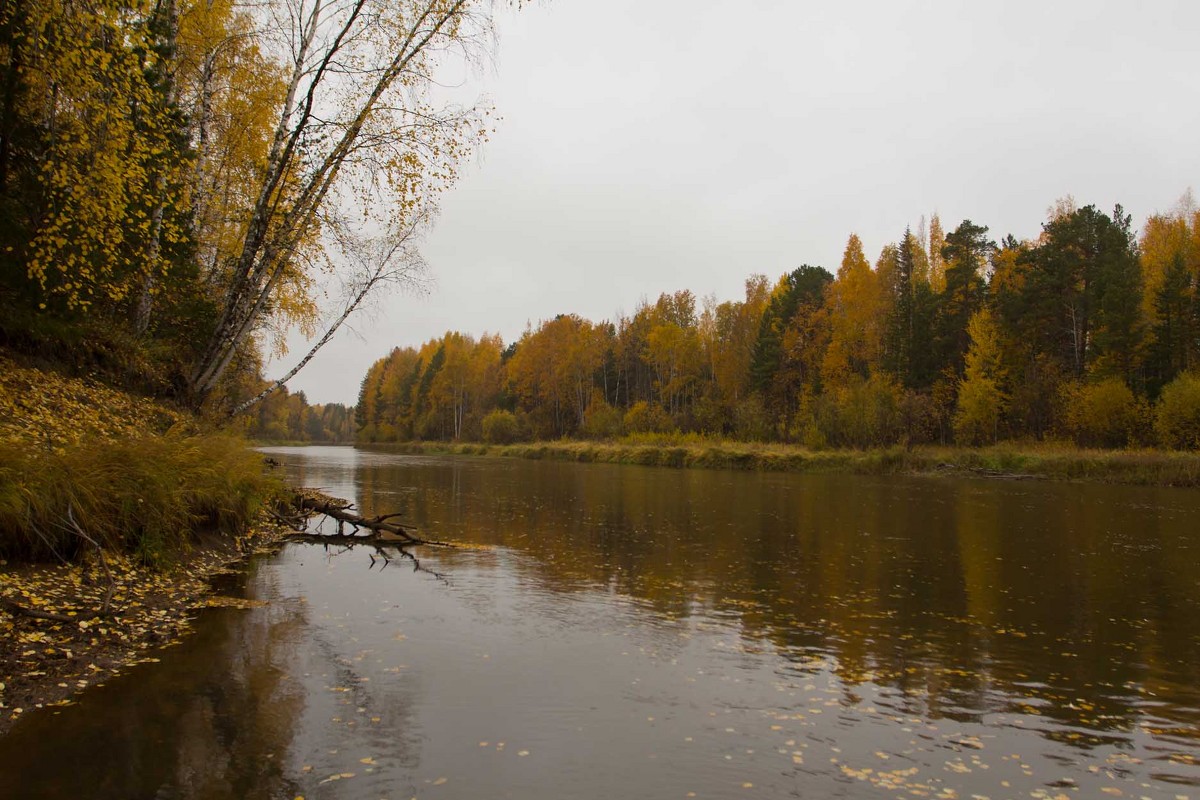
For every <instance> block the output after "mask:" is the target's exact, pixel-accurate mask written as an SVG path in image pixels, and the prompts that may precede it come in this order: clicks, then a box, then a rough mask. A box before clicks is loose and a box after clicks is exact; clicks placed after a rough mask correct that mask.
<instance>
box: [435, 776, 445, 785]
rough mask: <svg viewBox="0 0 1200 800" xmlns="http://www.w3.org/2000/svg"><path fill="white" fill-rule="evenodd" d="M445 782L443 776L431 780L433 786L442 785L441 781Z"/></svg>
mask: <svg viewBox="0 0 1200 800" xmlns="http://www.w3.org/2000/svg"><path fill="white" fill-rule="evenodd" d="M445 782H446V779H445V778H438V779H437V780H436V781H434V782H433V785H434V786H441V785H442V784H443V783H445Z"/></svg>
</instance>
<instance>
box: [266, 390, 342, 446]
mask: <svg viewBox="0 0 1200 800" xmlns="http://www.w3.org/2000/svg"><path fill="white" fill-rule="evenodd" d="M245 419H246V420H247V422H246V426H247V427H246V435H247V436H249V437H250V438H251V439H257V440H259V441H269V442H312V443H314V444H342V443H348V442H353V441H354V433H355V427H356V426H355V421H354V407H353V406H350V407H347V406H344V405H342V404H341V403H327V404H325V405H321V404H317V405H314V406H310V405H309V404H308V398H307V397H305V395H304V392H296V393H295V394H292V393H290V392H288V390H287V389H286V388H280V389H278V390H277V391H275V392H272V393H271V394H269V395H267V397H266V398H265V399H264V400H263V401H262V402H261V403H259V404H258V405H257V406H255V408H254V409H253V410H252V412H251V413H250V415H248V416H247V417H246V418H245Z"/></svg>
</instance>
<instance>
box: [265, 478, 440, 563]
mask: <svg viewBox="0 0 1200 800" xmlns="http://www.w3.org/2000/svg"><path fill="white" fill-rule="evenodd" d="M294 505H295V507H296V508H298V509H300V511H301V512H303V513H305V514H308V515H312V514H324V515H325V516H327V517H329V518H330V519H333V520H335V521H336V522H337V524H338V528H337V533H308V532H299V531H298V532H297V533H294V534H292V535H291V536H290V537H289V538H291V539H300V540H303V541H314V542H336V541H343V542H344V541H346V540H350V539H353V540H356V541H363V542H378V543H385V544H395V545H417V544H427V545H436V546H439V547H452V545H451V544H449V543H448V542H437V541H432V540H429V539H422V538H420V537H418V536H415V535H414V534H413V533H412V530H413V529H412V528H411V527H405V526H404V525H401V524H400V523H399V522H394V521H393V520H395V519H396V518H397V517H400V516H403V515H402V514H401V513H399V512H397V513H392V514H380V515H379V516H377V517H364V516H362V515H361V514H358V513H356V512H355V511H353V508H354V504H353V503H350V502H348V501H346V500H341V499H339V498H336V497H330V496H328V495H326V494H322V493H320V492H317V491H314V490H312V489H304V490H302V491H301V492H298V493H297V494H296V498H295V500H294ZM346 525H350V526H351V527H352V528H353V530H351V531H349V532H347V531H346V527H345V526H346ZM363 529H366V530H367V531H370V533H366V534H363V533H360V531H361V530H363ZM406 555H408V554H407V553H406Z"/></svg>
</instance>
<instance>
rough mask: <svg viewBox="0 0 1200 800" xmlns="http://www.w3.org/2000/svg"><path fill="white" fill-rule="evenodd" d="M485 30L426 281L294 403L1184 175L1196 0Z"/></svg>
mask: <svg viewBox="0 0 1200 800" xmlns="http://www.w3.org/2000/svg"><path fill="white" fill-rule="evenodd" d="M498 28H499V33H500V40H499V49H498V52H497V54H496V56H495V63H494V65H493V67H492V68H490V69H488V70H487V71H486V73H485V74H484V75H482V76H479V77H478V78H476V79H474V81H473V85H478V88H479V91H480V92H481V93H484V94H486V95H487V96H488V97H490V98H491V100H492V102H493V103H494V105H495V106H496V109H497V111H498V113H499V114H500V115H501V116H502V117H503V119H502V120H501V121H500V123H499V124H498V126H497V131H496V133H495V134H494V135H493V136H492V138H491V140H490V141H489V142H488V143H487V145H486V146H485V147H484V148H483V150H482V152H481V153H480V154H479V156H478V157H477V158H474V159H473V160H472V161H471V162H470V163H469V164H467V165H466V166H465V168H464V170H463V177H462V180H461V181H460V183H459V184H458V185H457V187H455V188H454V189H453V190H452V191H451V192H450V193H449V194H447V195H446V196H445V197H444V198H443V200H442V213H441V216H440V217H439V219H438V222H437V224H436V226H435V228H434V229H433V230H432V231H431V232H430V234H429V235H428V237H427V240H426V244H425V247H424V248H423V251H424V254H425V257H426V259H427V261H428V262H429V265H430V267H431V277H432V279H433V285H432V290H431V292H430V293H429V294H427V295H425V296H407V295H393V296H391V297H389V298H388V299H387V300H386V301H385V302H384V303H383V305H382V309H381V311H380V312H379V313H377V314H376V315H375V316H374V317H372V318H369V319H368V318H359V319H358V320H357V321H356V322H355V324H354V327H355V330H356V331H357V334H358V335H357V336H356V335H355V334H354V333H353V332H350V331H343V332H342V333H341V334H339V335H338V337H337V338H336V339H335V340H334V341H333V342H331V343H330V344H329V345H327V346H326V347H325V348H324V350H323V351H322V352H321V353H320V354H318V355H317V357H316V358H314V359H313V361H312V362H310V363H309V365H308V366H307V367H306V368H305V369H304V370H303V371H302V372H301V373H300V374H299V375H297V376H296V378H294V379H293V380H292V381H291V383H290V384H289V388H290V389H291V390H293V391H297V390H303V391H304V392H305V393H306V394H307V396H308V399H309V402H311V403H323V402H343V403H348V404H349V403H353V402H355V400H356V398H357V394H358V387H359V383H360V382H361V380H362V378H363V375H364V374H365V373H366V370H367V368H368V367H369V366H370V365H371V363H372V362H373V361H375V360H376V359H378V358H380V357H382V356H384V355H386V354H387V353H388V351H390V350H391V349H392V348H393V347H395V346H397V345H412V346H419V345H420V344H421V343H422V342H424V341H426V340H428V339H430V338H432V337H435V336H440V335H441V334H442V333H444V332H445V331H446V330H459V331H462V332H464V333H470V334H473V335H475V336H478V335H479V334H481V333H483V332H485V331H486V332H499V333H500V334H501V336H502V337H503V338H504V341H505V342H506V343H507V342H510V341H513V340H514V339H516V338H518V337H519V336H520V334H521V332H522V331H523V330H524V329H525V326H526V323H527V322H532V323H533V324H535V325H536V324H537V322H538V321H539V320H543V319H549V318H552V317H553V316H554V315H556V314H560V313H577V314H579V315H581V316H583V317H586V318H589V319H592V320H596V321H598V320H601V319H611V318H613V317H615V316H616V315H617V314H618V313H622V312H624V313H631V312H632V311H633V310H634V309H635V308H636V306H637V304H638V302H639V301H640V300H641V299H643V298H644V299H648V300H650V301H653V300H654V299H655V298H657V297H658V295H659V294H660V293H662V292H671V291H676V290H679V289H690V290H691V291H692V292H694V293H695V294H696V295H697V297H702V296H704V295H708V294H710V293H711V294H715V295H716V296H717V297H718V299H720V300H729V299H740V298H741V297H742V292H743V289H742V287H743V283H744V281H745V279H746V277H747V276H749V275H750V274H751V273H755V272H761V273H765V274H767V275H769V276H771V277H772V279H774V278H777V277H778V276H779V275H781V274H782V273H784V272H786V271H789V270H791V269H794V268H796V267H797V266H799V265H801V264H804V263H808V264H814V265H818V266H823V267H825V268H826V269H828V270H830V271H831V272H835V271H836V270H837V266H838V264H839V263H840V261H841V255H842V250H843V248H844V246H845V243H846V238H847V236H848V235H849V234H850V233H851V232H857V233H858V234H859V235H860V236H861V237H862V239H863V243H864V245H865V247H866V250H867V254H868V257H869V258H871V259H872V261H873V260H874V258H875V257H876V256H877V255H878V253H879V250H880V249H881V248H882V246H883V245H885V244H886V243H888V242H892V241H896V240H897V239H899V238H900V236H901V235H902V234H903V232H904V228H905V226H906V225H911V226H912V227H913V229H914V231H915V230H916V227H917V223H918V221H919V219H920V217H921V216H922V215H925V216H928V215H930V214H931V213H933V212H937V213H938V214H939V215H940V217H941V219H942V223H943V226H944V227H945V228H946V230H947V231H949V230H952V229H953V228H954V227H955V226H957V224H958V223H959V222H961V221H962V220H963V219H964V218H967V219H971V220H973V221H974V222H976V223H979V224H983V225H987V226H989V227H990V229H991V233H992V235H993V238H995V239H999V238H1001V237H1003V236H1004V235H1006V234H1008V233H1012V234H1014V235H1016V236H1017V237H1018V238H1027V237H1032V236H1035V235H1036V234H1037V233H1038V231H1039V230H1040V225H1041V223H1042V221H1043V220H1044V219H1045V213H1046V209H1047V207H1048V206H1050V205H1051V204H1052V203H1053V202H1054V201H1055V199H1056V198H1059V197H1062V196H1064V195H1067V194H1071V195H1073V196H1074V197H1075V199H1076V201H1077V202H1078V203H1079V204H1080V205H1086V204H1089V203H1092V204H1096V205H1097V206H1099V207H1101V209H1102V210H1104V211H1105V212H1109V211H1110V210H1111V208H1112V206H1113V204H1114V203H1117V202H1120V203H1122V204H1123V205H1124V206H1125V208H1126V210H1127V211H1128V212H1130V213H1132V214H1133V215H1134V224H1135V225H1137V226H1140V225H1141V223H1142V221H1143V220H1144V219H1145V217H1146V216H1147V215H1149V214H1151V213H1154V212H1155V211H1158V210H1168V209H1170V208H1171V207H1172V206H1173V205H1174V204H1175V202H1176V200H1177V199H1178V198H1179V196H1180V195H1181V194H1183V192H1185V191H1186V190H1187V189H1188V188H1189V187H1191V186H1196V187H1197V188H1200V146H1197V142H1198V141H1200V44H1198V42H1200V40H1198V39H1197V34H1198V33H1200V2H1196V0H1143V2H1139V3H1131V2H1129V1H1128V0H1124V1H1123V2H1104V1H1103V0H1038V1H1037V2H1024V1H1023V0H1022V1H1021V2H1014V1H1013V0H1006V2H997V3H974V2H935V1H934V0H928V1H927V2H917V1H916V0H908V1H906V0H860V1H859V2H853V1H851V0H842V1H841V2H833V3H830V2H826V3H820V4H817V3H808V2H795V1H793V2H785V1H783V0H780V1H778V2H777V1H776V0H737V2H719V1H716V0H552V2H538V3H535V4H534V5H532V6H527V7H526V8H525V9H523V10H522V11H520V12H508V11H505V12H503V13H501V15H500V17H499V19H498ZM301 345H302V340H296V341H295V343H294V347H293V354H292V355H293V356H296V357H298V356H299V355H300V347H301ZM288 366H290V361H289V359H288V358H285V359H283V360H282V361H277V362H273V363H272V364H270V365H269V367H268V374H270V375H272V376H274V375H277V374H281V373H282V372H284V371H285V370H286V369H287V367H288Z"/></svg>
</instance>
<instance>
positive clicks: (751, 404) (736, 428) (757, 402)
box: [733, 394, 775, 442]
mask: <svg viewBox="0 0 1200 800" xmlns="http://www.w3.org/2000/svg"><path fill="white" fill-rule="evenodd" d="M774 433H775V430H774V425H772V424H771V415H770V414H768V413H767V409H766V407H765V406H764V405H763V401H762V398H761V397H759V396H758V395H756V394H753V395H750V396H749V397H747V398H746V399H745V400H743V401H741V402H740V403H738V404H737V405H736V406H734V408H733V435H734V438H736V439H739V440H741V441H743V442H765V441H768V440H770V439H771V438H772V436H773V435H774Z"/></svg>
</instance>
